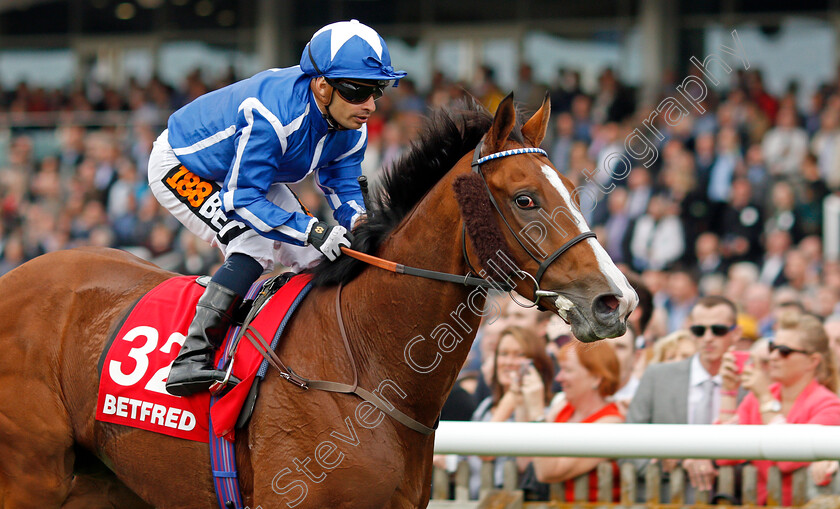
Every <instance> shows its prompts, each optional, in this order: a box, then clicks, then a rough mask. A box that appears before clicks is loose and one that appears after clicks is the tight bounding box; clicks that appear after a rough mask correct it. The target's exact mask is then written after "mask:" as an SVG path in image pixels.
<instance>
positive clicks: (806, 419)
mask: <svg viewBox="0 0 840 509" xmlns="http://www.w3.org/2000/svg"><path fill="white" fill-rule="evenodd" d="M768 346H769V350H770V362H769V368H768V371H767V372H766V373H765V372H764V371H762V370H760V369H754V368H753V367H752V366H749V365H747V366H746V367H744V369H743V373H742V374H739V373H738V372H737V369H736V365H735V357H734V354H732V353H727V354H726V355H725V356H724V360H723V364H722V367H721V377H722V379H723V385H722V390H721V406H720V421H721V422H725V423H732V424H776V423H788V424H822V425H826V426H840V398H838V396H837V394H836V392H837V388H838V376H837V361H836V359H835V357H834V352H832V350H831V349H830V347H829V341H828V337H827V336H826V333H825V330H824V329H823V326H822V324H821V323H820V321H819V320H818V319H817V318H815V317H813V316H809V315H805V314H801V313H797V312H795V311H793V312H788V313H786V314H784V315H782V317H781V319H780V322H779V326H778V328H777V330H776V336H775V337H774V338H773V340H772V341H771V342H770V343H769V344H768ZM739 386H741V387H743V388H745V389H747V390H749V391H750V393H749V394H748V395H747V396H746V397H745V398H744V400H743V401H742V402H741V404H740V405H737V410H736V402H735V395H736V394H737V389H738V387H739ZM718 463H719V464H721V465H728V464H735V463H738V462H737V461H731V460H719V461H718ZM821 463H823V462H821ZM752 464H753V465H755V467H756V468H757V469H758V485H757V490H758V500H757V502H758V503H759V504H764V502H765V501H766V499H767V472H768V470H769V468H770V467H771V466H773V465H775V466H777V467H778V468H779V470H780V471H781V472H782V504H783V505H791V504H792V502H793V500H792V474H793V472H794V471H795V470H798V469H800V468H803V467H807V466H808V465H809V464H808V463H803V462H793V461H783V462H773V461H767V460H755V461H752ZM815 466H816V469H815V470H812V474H813V477H814V481H815V482H816V483H817V484H820V485H822V484H827V482H828V481H830V480H831V477H830V476H828V477H827V478H826V475H825V472H826V469H827V467H828V465H826V463H823V464H822V465H819V464H817V465H815ZM710 481H711V478H705V479H703V480H702V481H701V482H702V484H701V486H703V487H704V488H705V489H708V488H709V487H710V484H709V483H710Z"/></svg>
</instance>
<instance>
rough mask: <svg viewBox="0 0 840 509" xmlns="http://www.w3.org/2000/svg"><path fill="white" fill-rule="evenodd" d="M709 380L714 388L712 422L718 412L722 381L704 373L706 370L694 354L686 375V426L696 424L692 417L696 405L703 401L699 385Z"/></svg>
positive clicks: (701, 389) (701, 388)
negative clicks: (713, 384)
mask: <svg viewBox="0 0 840 509" xmlns="http://www.w3.org/2000/svg"><path fill="white" fill-rule="evenodd" d="M710 378H711V379H712V381H713V382H714V383H715V387H716V390H715V391H714V392H713V396H712V398H713V399H712V421H714V420H715V419H716V417H717V415H718V412H719V410H720V387H721V383H722V382H723V379H722V378H721V376H720V374H717V375H715V376H712V375H710V374H709V372H708V371H706V368H704V367H703V365H702V364H700V357H699V356H698V355H697V354H695V355H694V357H692V358H691V368H690V369H689V374H688V424H697V423H696V422H694V415H695V409H696V408H697V405H699V404H700V402H701V401H702V400H703V387H702V385H701V384H702V383H703V382H705V381H706V380H709V379H710Z"/></svg>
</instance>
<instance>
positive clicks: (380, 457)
mask: <svg viewBox="0 0 840 509" xmlns="http://www.w3.org/2000/svg"><path fill="white" fill-rule="evenodd" d="M549 111H550V104H549V102H548V99H547V98H546V100H545V101H544V103H543V105H542V107H541V108H540V109H539V110H538V111H537V112H536V113H535V114H534V115H533V116H532V117H531V118H530V119H529V120H528V121H527V122H526V123H524V125H523V124H520V123H518V122H517V113H516V111H515V108H514V103H513V98H512V96H508V97H507V98H506V99H505V100H504V101H503V102H502V103H501V104H500V105H499V107H498V110H497V112H496V113H495V116H493V115H490V114H489V113H488V112H487V111H486V110H484V109H483V108H481V107H480V106H476V105H472V104H466V105H464V106H463V108H462V109H460V110H457V111H456V110H454V109H453V110H449V111H438V112H433V113H432V114H431V116H430V118H429V119H427V121H426V123H425V126H424V128H423V132H422V133H421V135H420V138H419V141H415V142H414V143H413V145H412V148H411V150H410V152H409V153H408V154H407V156H405V157H404V158H403V159H402V160H401V161H400V163H398V164H397V165H396V167H395V168H394V169H393V171H392V172H391V173H390V174H389V176H388V177H386V178H385V180H384V183H383V184H382V185H381V186H380V188H379V189H377V190H376V191H375V192H374V194H373V197H372V202H373V206H372V209H373V214H372V217H371V218H370V219H369V220H368V222H367V223H365V224H364V225H361V226H360V227H358V228H357V230H356V239H355V241H354V243H353V248H354V249H357V250H359V251H364V252H367V253H371V254H375V255H376V256H378V257H380V258H383V259H386V260H393V261H396V262H399V263H402V264H405V265H408V266H413V267H420V268H425V269H429V270H434V271H442V272H447V273H450V274H459V275H461V276H465V275H467V274H468V272H469V271H471V270H472V271H474V272H473V273H472V276H474V277H479V276H482V277H485V278H486V279H487V280H488V281H489V280H490V279H491V277H490V276H491V274H494V272H492V271H491V268H498V267H494V265H495V264H501V263H504V262H505V260H503V259H502V258H501V257H498V256H497V257H496V258H495V263H494V262H493V259H494V258H493V257H494V256H496V255H500V254H504V257H507V258H509V260H507V262H512V263H514V264H515V265H516V269H514V270H508V271H502V272H504V273H505V276H504V277H497V279H499V280H500V281H501V280H505V281H507V282H508V283H510V284H511V285H515V289H516V291H517V293H518V294H519V295H521V296H524V297H527V298H528V299H530V300H533V301H535V302H537V303H539V304H540V305H541V306H543V307H545V308H546V309H550V310H552V311H554V312H557V313H559V314H560V315H561V316H563V317H564V318H565V319H566V320H567V321H569V322H570V323H571V325H572V328H573V331H574V334H575V335H576V336H577V337H578V338H579V339H581V340H583V341H595V340H598V339H601V338H605V337H614V336H618V335H620V334H622V333H623V332H624V330H625V323H626V320H627V317H628V315H629V314H630V312H632V310H633V308H634V307H635V305H636V302H637V297H636V294H635V292H633V290H632V289H631V288H630V286H629V285H628V283H627V280H626V279H625V278H624V276H623V275H622V274H621V272H619V271H618V269H617V268H616V267H615V265H614V264H613V263H612V261H610V259H609V257H607V255H606V253H605V251H604V250H603V248H601V246H600V245H599V244H598V242H597V240H596V239H594V238H592V237H593V235H592V234H591V232H589V229H588V227H587V226H586V224H585V222H583V221H582V218H581V217H580V213H579V211H578V210H577V209H576V208H575V206H574V205H573V204H572V203H571V199H570V195H571V193H572V192H573V189H572V185H571V183H570V182H569V181H568V180H567V179H566V178H564V177H563V176H561V175H560V174H558V172H557V171H556V170H555V169H554V168H553V167H552V166H551V164H550V162H549V160H548V158H547V157H545V153H544V152H537V151H536V150H535V149H534V147H539V145H540V142H541V141H542V140H543V138H544V136H545V131H546V126H547V124H548V119H549ZM500 153H501V154H502V155H499V154H500ZM471 161H472V162H471ZM546 211H548V212H547V213H546ZM546 221H552V222H553V224H551V225H548V226H546V224H545V222H546ZM538 223H539V224H538ZM541 225H542V226H541ZM522 231H525V232H526V234H524V235H523V234H522V233H521V232H522ZM535 234H537V235H535ZM552 252H553V254H550V255H549V254H548V253H552ZM535 253H536V255H535ZM541 253H543V254H541ZM497 272H498V271H497ZM175 275H176V274H173V273H171V272H167V271H164V270H161V269H159V268H157V267H155V266H153V265H151V264H149V263H147V262H144V261H141V260H140V259H138V258H136V257H134V256H132V255H129V254H127V253H125V252H121V251H117V250H106V249H78V250H67V251H62V252H56V253H53V254H48V255H44V256H41V257H38V258H36V259H34V260H32V261H30V262H28V263H25V264H23V265H22V266H20V267H18V268H17V269H15V270H13V271H11V272H10V273H8V274H7V275H5V276H3V277H2V278H0V295H2V299H1V300H0V351H2V355H0V377H2V384H0V508H2V509H22V508H38V509H43V508H57V507H84V508H87V509H90V508H98V507H120V508H124V507H150V506H153V507H158V508H179V509H183V508H193V507H195V508H199V507H215V506H216V504H217V502H216V498H215V494H214V489H213V483H212V480H211V474H210V468H208V461H209V452H208V447H207V445H205V444H202V443H198V442H192V441H187V440H181V439H177V438H173V437H168V436H162V435H157V434H153V433H150V432H148V431H144V430H140V429H134V428H129V427H123V426H119V425H115V424H110V423H102V422H98V421H96V420H95V419H94V415H95V405H96V400H97V388H98V383H99V381H98V370H97V361H98V358H99V356H100V354H101V353H102V350H103V347H104V345H105V343H106V341H107V339H108V337H109V335H110V334H112V333H113V330H115V326H116V325H115V324H116V323H117V322H118V320H119V319H120V318H121V316H122V315H123V314H124V313H125V312H126V310H127V309H128V308H129V307H130V306H131V305H132V304H133V303H134V302H135V301H136V300H137V299H138V298H139V297H140V296H142V295H143V294H144V293H146V292H147V291H149V290H150V289H152V288H153V287H154V286H155V285H157V284H159V283H161V282H162V281H164V280H166V279H167V278H170V277H173V276H175ZM314 281H315V283H316V287H314V288H313V289H312V291H311V292H310V293H309V295H308V297H307V298H306V299H305V300H304V302H303V303H302V305H301V307H300V308H299V309H298V311H297V313H296V314H297V316H296V317H295V319H294V320H293V321H292V322H291V323H290V324H289V325H288V326H287V328H286V331H285V332H284V337H283V339H282V341H281V344H280V346H279V347H278V349H277V352H276V353H277V355H278V356H279V357H280V358H282V359H283V360H284V361H285V363H286V364H287V365H289V366H290V367H294V369H295V371H296V372H297V373H300V374H302V375H304V376H308V377H310V378H320V379H323V380H333V381H338V382H348V381H349V380H351V379H352V376H353V373H352V370H351V368H350V363H351V360H350V359H348V355H347V354H346V353H345V348H344V345H343V344H342V341H341V339H340V337H341V336H340V329H339V328H340V322H339V316H338V314H337V313H336V303H337V302H338V304H339V306H340V309H341V312H342V313H341V314H342V316H343V318H342V323H343V327H344V329H345V330H346V336H347V337H348V338H349V344H350V351H351V354H352V357H353V358H354V359H355V361H356V365H357V366H358V367H359V369H358V381H359V386H360V387H364V388H366V389H368V390H369V391H376V393H378V395H379V396H381V397H382V398H383V399H385V400H387V401H389V402H391V403H392V404H393V406H394V407H396V408H397V409H399V410H401V411H402V412H403V413H405V414H407V415H408V416H410V417H411V418H413V419H415V420H416V421H419V422H420V423H423V424H424V425H426V426H429V427H431V426H433V424H434V423H435V422H436V419H437V417H438V416H439V414H440V410H441V408H442V406H443V403H444V401H445V399H446V397H447V394H448V393H449V390H450V389H451V387H452V385H453V383H454V381H455V378H456V376H457V374H458V372H459V370H460V369H461V366H462V364H463V363H464V360H465V359H466V357H467V353H468V351H469V349H470V345H471V343H472V341H473V339H474V338H475V334H476V330H477V328H478V326H479V323H480V320H481V314H483V313H486V310H485V309H484V302H485V300H484V299H485V297H486V294H487V291H488V290H487V289H486V288H482V287H469V286H465V285H463V284H455V283H452V282H442V281H436V280H431V279H424V278H420V277H415V276H412V275H405V274H394V273H392V272H387V271H384V270H381V269H380V268H375V267H370V266H367V265H364V264H362V263H361V262H359V261H357V260H354V259H351V258H349V257H347V256H343V257H341V258H340V259H339V260H338V261H337V262H335V263H332V264H327V263H325V264H322V265H321V266H319V267H318V268H316V269H315V270H314ZM535 282H537V284H536V285H535ZM339 283H341V284H342V286H338V284H339ZM339 288H341V290H340V291H341V292H342V293H341V298H340V300H337V298H336V294H337V292H338V291H339ZM260 394H261V395H260V397H259V399H258V400H257V403H256V406H255V409H254V412H253V415H252V417H251V419H250V421H249V423H248V424H247V426H246V427H245V428H243V429H242V430H239V431H238V432H237V440H236V442H237V443H236V455H237V464H238V468H239V472H240V483H241V486H242V491H243V496H244V502H245V504H246V505H248V506H249V507H251V508H255V507H263V508H275V507H315V508H327V507H329V508H353V509H359V508H367V507H371V508H409V507H410V508H416V507H425V506H426V505H427V503H428V500H429V496H430V488H431V472H432V452H433V442H434V434H430V435H424V434H421V433H418V432H417V431H415V430H413V429H409V428H408V427H406V426H405V425H403V424H401V423H400V422H397V421H396V420H394V419H391V418H390V417H388V416H386V415H384V414H383V413H382V412H380V411H379V410H377V409H376V408H374V407H372V406H368V407H365V403H364V402H362V401H361V400H360V399H358V398H356V397H355V396H353V395H345V394H336V393H331V392H323V391H318V390H308V391H303V390H301V389H300V388H298V387H296V386H294V385H292V384H289V383H286V382H285V381H284V380H283V379H282V378H281V377H280V376H279V374H278V373H276V372H274V371H270V372H269V374H268V376H267V377H266V378H265V380H264V382H263V383H262V387H261V390H260ZM97 487H98V488H97Z"/></svg>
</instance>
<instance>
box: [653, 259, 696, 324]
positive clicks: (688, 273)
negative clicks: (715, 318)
mask: <svg viewBox="0 0 840 509" xmlns="http://www.w3.org/2000/svg"><path fill="white" fill-rule="evenodd" d="M697 297H698V290H697V276H696V274H695V273H694V271H693V270H691V269H689V268H688V267H678V268H676V269H674V270H673V271H672V272H670V274H669V276H668V287H667V290H666V296H665V299H664V300H663V301H662V304H661V307H660V311H661V312H662V314H663V316H664V317H665V320H666V332H673V331H675V330H677V329H682V328H684V327H685V322H686V319H687V318H688V316H689V314H690V313H691V310H692V308H693V307H694V304H695V303H696V302H697Z"/></svg>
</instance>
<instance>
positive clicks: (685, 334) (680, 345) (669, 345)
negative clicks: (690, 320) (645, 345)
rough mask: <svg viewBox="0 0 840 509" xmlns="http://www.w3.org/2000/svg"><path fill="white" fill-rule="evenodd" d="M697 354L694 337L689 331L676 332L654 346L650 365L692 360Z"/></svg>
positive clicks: (661, 339) (660, 339)
mask: <svg viewBox="0 0 840 509" xmlns="http://www.w3.org/2000/svg"><path fill="white" fill-rule="evenodd" d="M695 353H697V346H696V345H695V343H694V336H693V335H692V334H691V332H689V331H688V330H687V329H680V330H676V331H674V332H672V333H670V334H668V335H667V336H665V337H662V338H659V339H658V340H657V341H656V343H654V344H653V356H652V357H651V358H650V361H649V362H648V365H651V364H659V363H661V362H676V361H681V360H684V359H689V358H691V357H692V356H693V355H694V354H695Z"/></svg>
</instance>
